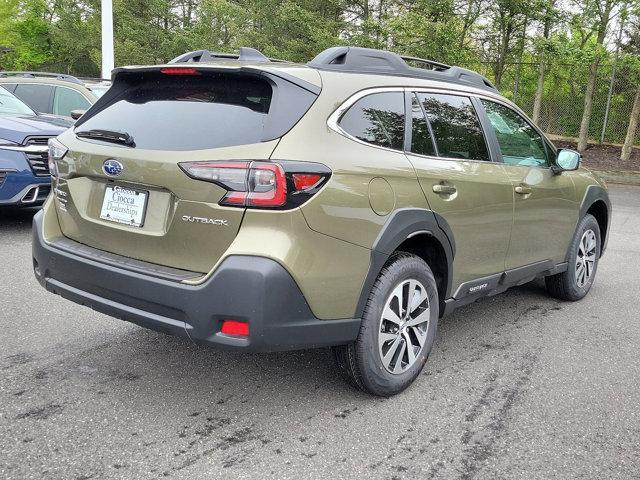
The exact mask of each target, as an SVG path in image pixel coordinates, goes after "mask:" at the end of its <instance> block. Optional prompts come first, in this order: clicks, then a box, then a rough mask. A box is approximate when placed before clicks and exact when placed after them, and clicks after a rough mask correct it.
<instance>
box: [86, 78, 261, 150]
mask: <svg viewBox="0 0 640 480" xmlns="http://www.w3.org/2000/svg"><path fill="white" fill-rule="evenodd" d="M272 96H273V88H272V86H271V84H270V83H269V81H267V80H266V79H263V78H258V77H254V76H247V75H233V74H220V73H213V74H206V75H197V76H185V75H163V74H159V73H154V74H147V76H146V77H144V78H143V79H142V81H138V82H135V83H134V82H130V83H129V84H126V85H125V86H124V89H122V92H121V93H120V94H118V95H117V96H115V97H114V98H113V99H110V100H108V101H107V102H105V103H106V104H105V105H104V106H102V108H101V109H100V108H99V107H100V106H101V105H102V104H100V105H98V111H97V112H96V113H93V112H90V114H91V115H90V116H89V118H88V119H87V120H85V121H83V122H82V123H81V124H80V125H79V126H78V127H77V128H76V130H75V131H76V133H78V132H83V131H87V130H110V131H117V132H121V133H128V134H129V135H130V136H131V137H133V141H134V142H135V146H136V148H142V149H150V150H200V149H207V148H217V147H226V146H231V145H241V144H250V143H258V142H260V141H263V139H264V134H265V132H264V130H265V126H266V123H267V118H268V116H269V111H270V109H271V100H272ZM103 100H106V97H105V98H104V99H103Z"/></svg>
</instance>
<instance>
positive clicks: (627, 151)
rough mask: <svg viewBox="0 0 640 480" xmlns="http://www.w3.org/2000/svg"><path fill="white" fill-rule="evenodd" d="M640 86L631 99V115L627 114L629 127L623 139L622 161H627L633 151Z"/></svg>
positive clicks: (639, 109) (638, 114)
mask: <svg viewBox="0 0 640 480" xmlns="http://www.w3.org/2000/svg"><path fill="white" fill-rule="evenodd" d="M639 117H640V87H638V90H637V91H636V98H635V99H634V100H633V108H632V109H631V115H630V116H629V127H628V128H627V137H626V138H625V139H624V145H623V146H622V155H621V156H620V160H622V161H623V162H627V161H629V158H631V152H632V151H633V144H634V142H635V139H636V133H637V131H638V120H640V118H639Z"/></svg>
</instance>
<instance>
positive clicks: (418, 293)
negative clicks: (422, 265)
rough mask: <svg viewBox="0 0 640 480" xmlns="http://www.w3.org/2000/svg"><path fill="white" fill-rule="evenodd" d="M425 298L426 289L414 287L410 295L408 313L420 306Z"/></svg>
mask: <svg viewBox="0 0 640 480" xmlns="http://www.w3.org/2000/svg"><path fill="white" fill-rule="evenodd" d="M426 299H427V292H426V290H424V289H422V288H420V289H415V290H414V291H413V295H411V302H410V307H409V313H413V312H414V311H415V310H416V309H417V308H418V307H420V305H422V304H423V303H424V301H425V300H426Z"/></svg>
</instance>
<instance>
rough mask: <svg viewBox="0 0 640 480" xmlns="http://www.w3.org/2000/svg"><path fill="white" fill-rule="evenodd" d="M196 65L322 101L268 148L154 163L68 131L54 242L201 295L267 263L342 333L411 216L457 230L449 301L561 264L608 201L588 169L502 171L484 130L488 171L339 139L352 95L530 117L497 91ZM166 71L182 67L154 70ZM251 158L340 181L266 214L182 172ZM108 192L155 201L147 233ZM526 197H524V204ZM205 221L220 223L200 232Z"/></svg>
mask: <svg viewBox="0 0 640 480" xmlns="http://www.w3.org/2000/svg"><path fill="white" fill-rule="evenodd" d="M197 66H198V68H200V69H202V70H203V71H205V70H207V69H216V70H217V71H220V70H225V69H226V70H228V71H232V72H235V71H236V70H237V69H238V68H240V67H242V68H244V69H251V70H252V71H254V72H266V73H271V74H275V75H287V76H291V77H295V78H297V79H300V80H302V81H304V82H308V83H309V84H311V85H313V86H315V87H317V88H318V89H321V92H320V93H319V95H318V96H317V98H316V99H315V101H313V103H312V104H311V105H310V107H309V109H308V110H307V111H306V112H305V113H304V115H302V116H301V118H300V119H299V120H298V121H297V122H296V123H295V125H294V126H292V128H291V129H290V130H288V131H287V132H286V133H284V134H283V135H282V136H280V137H278V138H275V139H272V140H269V141H264V142H258V143H250V144H239V145H231V146H224V147H220V148H204V149H194V150H155V149H145V148H128V147H126V146H123V145H114V144H109V143H105V142H100V141H95V140H87V139H83V138H79V137H77V136H76V134H75V131H77V130H78V128H79V127H77V128H76V129H75V131H74V129H71V130H69V131H67V132H66V133H64V134H63V135H61V136H60V137H59V138H58V140H59V141H60V143H61V144H62V145H64V146H65V147H66V148H67V149H68V153H67V154H66V155H65V156H64V158H63V159H62V160H60V161H58V170H59V175H58V176H57V177H56V178H55V179H54V187H55V192H54V194H53V195H52V198H50V199H49V201H48V202H47V203H46V204H45V206H44V209H43V215H44V221H43V225H44V232H43V234H44V238H45V240H46V241H48V242H51V243H54V242H55V240H56V239H58V238H62V237H65V238H68V239H71V240H73V241H75V242H78V243H80V244H83V245H86V246H89V247H93V248H95V249H98V250H100V251H105V252H109V253H112V254H115V255H119V256H122V257H126V258H131V259H135V260H139V261H142V262H148V263H150V264H155V265H160V266H166V267H172V268H175V269H180V270H185V271H189V272H193V275H192V276H191V277H190V278H186V279H184V280H182V283H184V284H188V285H194V286H197V285H202V284H204V283H205V282H206V281H207V280H208V279H210V278H211V277H212V275H214V274H215V272H216V271H217V269H218V268H219V267H220V265H221V264H222V263H223V262H224V261H225V259H228V258H230V257H232V256H257V257H265V258H269V259H272V260H274V261H275V262H277V263H278V264H280V265H281V266H282V267H284V268H285V269H286V271H287V272H288V273H289V274H290V275H291V277H292V278H293V279H294V281H295V283H296V284H297V285H298V286H299V288H300V290H301V291H302V293H303V295H304V298H305V300H306V302H307V304H308V305H309V307H310V309H311V311H312V312H313V314H314V315H315V317H317V318H318V319H322V320H327V321H331V320H337V319H351V318H355V317H357V315H358V308H359V305H360V304H361V299H362V296H363V293H365V294H368V292H364V290H366V289H367V288H370V285H369V287H368V283H367V278H368V276H370V275H371V272H372V269H373V268H377V267H376V263H375V262H374V260H373V256H372V255H373V254H375V252H374V251H373V250H375V249H376V244H377V243H376V242H377V241H378V240H379V239H380V237H381V235H382V234H383V233H384V232H385V231H388V229H393V228H394V225H395V224H394V218H395V216H396V214H397V213H398V212H400V211H404V210H415V211H417V212H434V213H435V214H436V215H437V218H438V219H439V220H438V222H439V225H440V226H441V227H442V229H443V231H444V230H445V226H446V231H447V232H448V234H449V235H451V236H452V238H451V239H450V240H451V244H452V246H451V248H452V249H453V248H454V249H455V255H454V256H453V259H452V265H450V270H451V278H449V279H448V281H449V283H450V288H449V289H448V294H449V296H450V297H452V296H453V295H454V294H455V292H457V291H459V290H460V288H461V286H462V285H464V284H473V282H476V281H482V279H483V278H485V277H491V276H492V275H497V274H502V273H503V272H505V271H507V270H514V269H519V268H522V267H527V266H530V265H534V264H538V263H547V264H550V265H552V267H553V266H556V265H560V264H562V263H563V262H564V261H565V257H566V254H567V248H568V246H569V243H570V241H571V238H572V235H573V233H574V230H575V228H576V224H577V222H578V220H579V217H580V212H581V208H585V199H586V198H587V193H588V190H589V187H594V188H597V189H600V190H602V189H603V187H602V185H601V183H600V182H599V180H597V179H596V178H595V177H594V176H593V175H592V174H591V173H590V172H588V171H587V170H586V169H583V168H580V169H578V170H576V171H563V172H561V173H558V172H553V171H552V169H551V168H550V167H548V166H545V167H540V166H527V165H509V164H506V163H503V162H502V158H501V155H500V151H499V148H498V147H497V146H496V144H495V142H493V141H492V139H491V135H492V134H491V133H490V132H489V131H488V128H487V126H486V124H485V125H484V127H485V128H484V135H485V136H486V140H487V144H488V145H489V150H490V156H491V158H490V159H489V160H488V161H483V160H476V159H473V158H471V159H464V158H445V157H443V156H436V155H420V154H416V153H412V152H410V151H408V150H407V149H406V148H404V149H403V148H400V149H395V150H394V149H390V148H385V147H380V146H376V145H372V144H369V143H366V142H364V141H360V140H357V139H354V138H353V137H352V136H350V135H348V134H345V132H343V131H341V130H340V128H339V127H338V128H336V127H337V125H336V122H338V121H339V119H340V115H341V114H342V113H344V111H345V110H346V109H347V108H346V107H345V102H346V104H347V105H351V103H350V101H351V100H352V99H353V98H354V96H356V97H358V98H362V97H365V96H367V95H368V94H373V93H376V92H378V93H379V92H398V93H399V94H401V95H405V94H406V95H412V92H418V91H419V92H423V93H425V94H430V93H439V94H442V93H446V94H449V95H453V96H463V97H467V98H471V99H475V100H474V102H475V101H479V99H485V100H486V99H488V100H492V101H495V102H500V103H501V104H503V105H506V106H508V107H509V108H512V109H513V110H514V111H516V112H519V113H521V112H520V111H519V110H518V109H517V107H516V106H515V105H513V104H512V103H511V102H509V101H508V100H506V99H505V98H503V97H501V96H500V95H498V94H497V93H495V92H491V91H488V90H486V89H482V88H476V87H473V86H465V85H460V84H451V83H446V82H438V81H433V80H425V79H421V78H408V77H403V76H394V75H379V74H368V73H363V74H358V73H339V72H333V71H322V70H317V69H314V68H311V67H307V66H303V65H289V64H283V65H279V64H265V63H260V62H257V63H247V62H244V63H242V65H240V63H239V62H234V61H225V62H219V63H215V64H206V63H205V64H202V65H200V64H198V65H197ZM167 67H171V65H167V66H164V67H163V66H157V67H144V68H146V69H147V70H149V71H159V70H160V69H161V68H167ZM127 72H134V73H135V72H136V67H131V68H129V69H125V70H123V71H122V72H121V73H120V74H118V75H125V74H126V73H127ZM116 82H117V79H116ZM97 105H98V106H99V105H101V103H100V101H99V103H98V104H97ZM477 110H478V115H481V114H482V112H481V110H480V108H478V109H477ZM91 112H92V111H91V110H90V111H89V113H88V115H91ZM175 121H176V122H180V119H179V118H176V119H175ZM484 121H485V123H486V119H484ZM545 142H547V143H548V145H549V146H551V142H550V141H548V140H546V139H545ZM550 148H552V147H550ZM111 158H114V159H117V160H118V161H119V162H121V164H122V165H123V166H124V170H123V172H122V174H121V175H119V176H118V177H117V178H112V177H110V176H109V175H107V174H106V173H105V172H104V170H103V164H104V162H105V161H106V160H108V159H111ZM247 159H250V160H256V161H268V160H271V161H291V162H314V163H318V164H322V165H325V166H326V167H328V168H329V169H330V171H331V177H330V178H329V180H328V181H327V182H326V184H324V185H323V186H322V188H321V189H320V190H319V191H318V192H317V193H315V194H314V195H313V196H312V197H311V198H310V199H309V200H308V201H306V202H305V203H303V204H302V205H301V206H296V207H295V208H291V209H284V210H265V209H252V208H238V207H232V206H222V205H220V204H219V202H220V201H221V199H222V198H223V196H224V195H225V194H226V190H225V189H224V188H223V187H221V186H219V185H216V184H213V183H210V182H206V181H201V180H198V179H194V178H190V177H189V176H187V175H186V174H185V172H184V171H183V170H182V169H181V168H180V166H179V164H180V163H184V162H196V161H229V162H232V161H242V160H247ZM108 185H119V186H122V187H125V188H126V187H130V188H134V189H136V190H141V191H145V192H148V198H147V205H146V213H145V218H144V223H143V225H142V226H141V227H132V226H129V225H122V224H117V223H114V222H111V221H109V220H105V219H102V218H100V212H101V207H102V203H103V198H104V195H105V189H106V187H107V186H108ZM518 187H525V188H526V192H525V193H517V188H518ZM587 201H588V200H587ZM586 208H589V205H586ZM196 218H199V219H207V220H211V222H200V221H195V220H192V219H196ZM603 221H604V222H605V223H604V225H603V227H602V228H603V233H604V231H605V230H606V219H605V220H603ZM445 224H446V225H445ZM433 233H434V232H432V231H427V230H424V231H422V230H421V231H416V232H408V235H405V237H404V238H409V236H411V235H413V234H416V235H418V236H419V237H418V238H420V239H424V241H425V242H426V241H428V239H433ZM603 236H604V235H603ZM429 241H430V240H429ZM547 268H548V267H547ZM377 273H378V272H377V271H376V272H373V276H374V277H375V275H377ZM534 273H540V272H534ZM445 274H446V272H443V275H445ZM486 293H489V292H488V291H487V292H486ZM132 295H135V293H133V294H132ZM441 300H446V299H441ZM283 301H286V299H285V300H283Z"/></svg>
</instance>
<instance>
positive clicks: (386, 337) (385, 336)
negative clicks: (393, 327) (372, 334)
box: [378, 332, 398, 346]
mask: <svg viewBox="0 0 640 480" xmlns="http://www.w3.org/2000/svg"><path fill="white" fill-rule="evenodd" d="M396 338H398V334H397V333H387V332H380V334H379V336H378V341H379V342H380V346H382V345H384V344H385V343H387V342H389V341H391V340H395V339H396Z"/></svg>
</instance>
